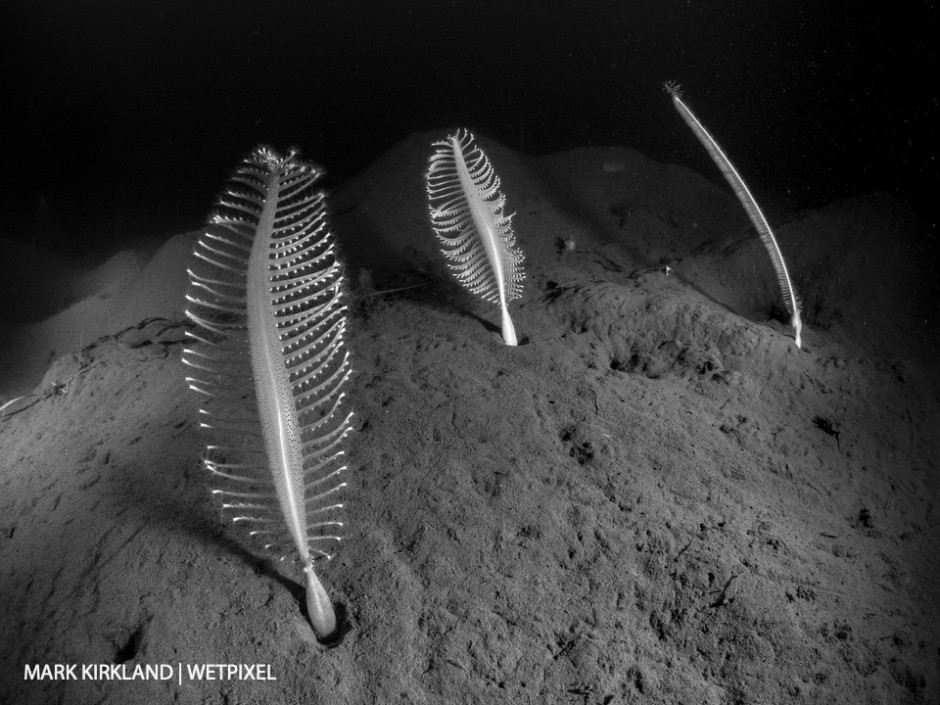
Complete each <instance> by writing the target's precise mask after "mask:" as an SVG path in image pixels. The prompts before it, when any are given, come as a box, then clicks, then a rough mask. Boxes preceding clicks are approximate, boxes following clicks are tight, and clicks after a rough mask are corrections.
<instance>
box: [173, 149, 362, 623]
mask: <svg viewBox="0 0 940 705" xmlns="http://www.w3.org/2000/svg"><path fill="white" fill-rule="evenodd" d="M319 176H320V171H319V170H318V169H317V168H316V167H314V166H313V165H312V164H309V163H307V162H304V161H302V160H301V159H299V158H298V157H297V155H296V153H293V152H291V153H289V154H288V155H287V156H280V155H279V154H277V153H276V152H274V151H273V150H271V149H269V148H267V147H259V148H258V149H256V150H255V151H254V152H252V153H251V154H250V155H249V156H248V157H247V158H246V159H245V160H244V162H242V164H241V165H240V166H239V168H238V170H237V171H236V172H235V174H234V175H233V176H232V179H231V183H230V185H229V186H228V187H227V188H226V190H225V191H224V195H223V196H222V198H221V199H220V201H219V206H218V212H217V213H216V214H215V215H214V216H213V218H212V220H211V224H210V228H209V229H208V230H207V232H206V233H205V234H204V235H203V236H202V238H200V240H199V241H198V243H197V244H196V249H195V251H194V258H193V259H194V264H193V267H194V269H191V270H190V273H189V274H190V289H189V292H188V294H187V297H186V298H187V300H188V302H189V309H188V310H187V316H188V317H189V318H190V320H192V321H193V322H194V323H196V324H197V326H198V331H199V332H198V333H191V334H190V343H191V344H190V346H188V347H187V348H186V350H185V351H184V355H183V362H184V363H185V364H187V365H188V366H189V367H190V368H191V369H192V370H193V372H192V375H191V376H189V377H187V378H186V381H187V382H188V384H189V386H190V388H191V389H193V390H194V391H196V392H197V393H199V394H201V395H202V396H203V397H204V400H203V408H202V409H200V417H201V418H202V419H203V421H202V422H201V424H200V425H201V426H202V427H204V428H206V429H207V430H208V431H209V432H211V433H212V434H213V435H214V437H216V438H219V439H221V442H216V443H213V444H210V445H209V446H208V447H207V450H206V454H205V457H204V465H205V467H206V469H207V470H208V471H209V472H210V473H211V474H212V475H213V477H214V478H215V479H216V481H217V482H218V486H217V488H216V489H214V490H213V493H214V494H215V495H216V496H217V497H218V498H219V499H220V500H221V504H222V510H223V513H227V514H228V515H229V517H230V518H231V520H232V521H233V522H235V523H246V524H248V525H249V526H251V527H253V528H252V529H251V530H250V532H249V533H250V535H252V536H253V537H255V538H258V539H260V540H261V541H262V543H263V546H264V547H265V548H266V549H268V550H270V551H273V552H274V553H275V554H276V555H277V556H278V557H279V558H281V559H282V560H283V559H284V558H287V557H288V556H292V557H293V558H294V559H296V560H297V561H298V562H299V563H300V564H301V566H302V567H303V571H304V581H305V583H306V592H307V612H308V615H309V617H310V621H311V624H312V626H313V629H314V631H315V632H316V634H317V637H318V638H319V639H320V640H321V641H328V640H330V639H331V638H332V637H333V636H335V634H336V631H337V621H336V613H335V610H334V608H333V604H332V601H331V600H330V598H329V595H328V594H327V591H326V589H325V588H324V586H323V583H322V582H321V580H320V577H319V575H318V573H317V570H316V569H315V567H314V566H315V561H316V560H317V559H319V558H326V559H329V558H331V557H332V555H333V552H334V551H335V549H336V547H337V545H338V544H339V542H340V541H341V539H342V533H343V527H344V522H343V514H344V505H343V502H342V501H339V500H340V498H341V495H342V493H343V490H344V488H345V487H346V481H345V479H344V478H345V476H346V471H347V466H346V465H345V464H344V463H343V460H344V449H343V440H344V439H345V438H346V436H347V435H348V434H349V432H350V431H351V424H350V419H351V417H352V412H351V411H349V409H348V408H347V405H348V402H347V401H346V398H345V391H344V390H345V387H346V386H347V384H346V383H347V381H348V379H349V376H350V374H351V372H350V369H351V368H350V361H349V354H348V351H347V350H346V344H345V333H346V306H345V303H344V291H345V283H344V281H343V276H342V272H341V268H340V264H339V262H338V261H337V258H336V253H335V250H334V241H333V236H332V234H331V233H330V231H329V229H328V227H327V221H326V210H325V205H324V196H323V194H322V193H320V192H317V191H315V190H314V188H313V185H314V183H315V181H316V180H317V178H318V177H319ZM200 268H201V271H197V269H200Z"/></svg>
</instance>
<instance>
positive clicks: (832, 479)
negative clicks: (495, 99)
mask: <svg viewBox="0 0 940 705" xmlns="http://www.w3.org/2000/svg"><path fill="white" fill-rule="evenodd" d="M439 137H440V134H438V133H434V134H422V135H413V136H412V137H410V138H408V139H407V140H405V141H403V142H402V143H400V144H399V145H398V146H396V147H395V148H394V149H393V150H392V151H391V152H389V153H388V154H387V155H386V156H384V157H383V158H382V159H380V160H379V161H378V162H377V163H376V164H374V165H373V166H372V167H371V168H370V169H368V170H367V171H366V172H364V173H363V174H362V175H360V176H359V177H358V178H356V179H354V180H353V181H351V182H349V183H347V184H345V185H344V186H343V187H341V188H340V189H338V190H337V191H336V193H334V194H331V195H330V203H331V208H332V211H333V217H332V225H333V230H334V232H335V233H336V235H337V238H338V241H339V243H340V247H341V249H342V252H343V256H344V259H345V261H346V262H347V264H348V273H349V280H350V282H351V285H352V292H351V297H350V307H351V314H350V331H351V335H350V337H349V341H348V343H349V348H350V351H351V354H352V356H353V368H354V371H355V375H354V377H353V380H352V383H351V389H350V396H351V398H352V406H353V408H354V410H355V412H356V416H355V427H356V433H355V434H354V435H353V436H352V437H351V438H350V443H349V456H350V468H351V472H350V477H349V481H350V484H351V488H350V491H349V496H348V500H349V505H348V506H349V515H348V519H349V531H348V535H347V537H346V539H345V541H344V546H343V548H342V550H341V551H340V552H339V554H338V556H337V557H336V558H335V559H334V560H333V561H332V562H331V563H329V564H327V565H325V566H324V567H323V569H322V571H321V572H322V576H323V579H324V582H325V583H326V585H327V588H328V590H329V591H330V592H331V594H332V596H333V598H334V600H335V601H336V603H337V604H338V605H339V608H340V612H341V614H342V616H343V618H344V633H343V636H342V639H341V640H340V641H339V643H338V644H337V645H335V646H333V647H332V648H324V647H322V646H320V645H319V644H318V643H317V642H316V640H315V639H314V637H313V634H312V632H311V630H310V627H309V625H308V623H307V621H306V619H305V617H304V614H303V607H302V604H303V595H302V593H303V591H302V587H301V581H300V572H299V570H298V569H297V568H296V567H294V566H291V565H288V564H282V563H273V562H271V561H270V560H268V559H266V558H265V557H264V555H263V554H262V553H260V552H258V551H257V550H256V548H255V547H254V546H253V545H252V543H251V542H250V541H248V540H247V539H246V538H245V537H244V536H242V535H241V534H240V533H239V532H238V531H236V530H235V529H233V528H232V527H230V526H226V525H223V524H222V523H221V521H220V518H219V511H218V507H217V506H216V505H215V504H214V503H213V501H212V499H211V497H210V494H209V488H210V484H209V478H208V477H206V473H205V471H204V470H203V469H202V467H201V465H200V462H199V458H200V455H201V452H202V447H203V445H204V441H205V439H204V438H202V437H201V436H200V433H199V430H198V428H197V423H196V416H197V408H198V403H199V400H198V399H197V398H196V397H195V395H193V394H191V393H190V392H188V390H187V389H186V384H185V383H184V376H185V373H184V370H183V368H182V365H181V362H180V354H181V348H182V341H183V339H184V334H185V331H186V328H187V323H186V321H185V319H184V316H183V309H184V302H183V293H184V290H185V286H186V281H187V280H186V267H187V259H188V257H189V256H190V252H191V250H192V245H193V242H194V239H195V234H184V235H178V236H176V237H173V238H171V239H169V240H167V241H166V242H164V243H161V246H160V248H159V249H157V250H156V251H155V252H153V251H151V252H146V253H144V252H142V251H136V252H124V253H120V254H118V255H116V256H115V258H113V259H112V260H110V261H109V262H107V263H105V264H104V265H102V266H101V267H98V268H97V269H95V270H94V271H92V272H85V273H75V272H72V273H71V274H69V276H65V275H63V274H62V272H64V271H66V270H65V269H57V270H56V273H55V274H54V275H53V274H52V273H49V276H46V277H44V278H42V277H41V278H39V279H40V281H42V282H44V283H45V284H44V286H42V287H40V286H39V285H37V284H35V280H34V285H33V286H34V288H35V292H34V300H33V302H32V303H33V305H35V306H36V307H37V310H39V311H41V320H29V321H19V322H18V323H17V324H16V325H12V326H9V327H8V328H7V329H6V330H5V331H4V336H3V347H2V349H0V405H3V404H5V403H6V402H8V401H10V400H12V399H15V398H17V397H22V398H19V399H18V400H17V401H15V402H13V403H12V404H9V405H7V406H6V408H4V410H3V412H2V418H0V565H2V572H0V601H2V604H3V606H4V609H3V610H2V612H0V634H2V635H3V645H2V646H0V701H2V702H4V703H18V704H19V703H98V704H108V703H114V704H115V705H117V704H120V705H125V704H131V703H162V702H175V703H185V704H189V703H194V704H195V703H240V704H247V703H265V704H273V703H285V704H287V703H307V704H318V703H323V704H328V703H329V704H332V703H336V704H337V705H341V704H342V705H345V704H357V705H358V704H371V703H379V704H385V703H416V704H417V703H428V704H438V703H443V704H452V703H453V704H457V703H474V704H476V703H479V704H489V703H494V704H495V703H513V704H514V705H518V704H524V703H533V704H535V703H559V704H562V703H564V704H572V705H619V704H622V703H663V704H664V705H665V704H669V705H674V704H677V703H686V704H688V705H692V704H696V705H698V704H708V705H712V704H715V705H717V704H719V703H722V704H723V703H742V704H743V703H845V704H852V705H856V704H866V703H872V704H875V703H879V704H881V703H884V704H886V705H887V704H889V703H890V704H898V705H903V704H907V703H911V704H913V703H938V702H940V519H938V515H937V501H938V489H940V441H938V438H940V434H938V430H940V386H938V385H940V382H938V380H940V375H938V374H937V373H938V362H937V360H938V357H937V352H938V350H937V348H938V341H940V335H938V325H937V323H938V315H937V313H938V304H937V302H938V301H940V294H938V288H937V287H938V285H937V283H936V280H935V276H933V274H932V273H931V271H930V266H929V265H930V263H932V262H936V261H937V254H938V253H937V246H936V245H935V244H931V243H930V241H929V238H928V237H927V234H926V228H925V227H924V226H923V225H922V224H921V223H920V222H919V220H918V219H917V217H916V216H915V215H914V214H913V213H912V211H911V210H910V209H909V208H908V207H907V206H906V205H905V204H904V203H903V202H900V201H898V200H896V199H894V198H892V197H890V196H887V195H883V194H870V195H864V196H859V197H857V198H852V199H848V200H845V201H841V202H838V203H834V204H832V205H830V206H828V207H826V208H822V209H819V210H814V211H811V212H805V213H798V214H793V213H790V214H771V221H772V222H774V223H775V224H776V226H777V235H778V238H779V240H780V245H781V249H782V250H783V252H784V254H785V256H786V258H787V262H788V264H789V266H790V270H791V272H793V273H794V279H795V284H796V287H797V289H798V291H799V292H800V293H801V295H802V299H803V304H804V310H805V322H806V328H805V329H804V335H803V338H804V349H803V350H802V351H801V350H798V349H797V348H796V347H795V345H794V343H793V339H792V331H791V330H790V328H789V327H788V326H787V325H785V324H784V323H780V322H778V321H777V320H775V317H779V316H780V309H781V306H780V299H779V291H778V290H777V285H776V279H775V277H774V273H773V269H772V267H771V264H770V261H769V258H768V257H767V253H766V251H765V250H764V249H763V246H762V245H761V243H760V242H759V240H758V238H757V237H756V235H755V234H754V232H753V231H752V230H750V229H749V228H748V224H747V221H746V219H745V216H744V215H743V213H742V211H741V210H740V207H739V206H738V204H737V202H736V201H735V200H734V198H733V196H731V195H730V194H729V193H727V192H726V191H725V190H723V189H722V188H719V187H718V186H716V185H714V184H713V183H711V182H710V181H708V180H706V179H704V178H702V177H700V176H698V175H697V174H695V173H693V172H692V171H690V170H688V169H685V168H683V167H679V166H670V165H663V164H658V163H655V162H652V161H650V160H648V159H646V158H645V157H643V156H641V155H640V154H638V153H636V152H634V151H632V150H630V149H627V148H587V149H578V150H573V151H570V152H565V153H560V154H555V155H552V156H548V157H543V158H529V157H524V156H522V155H519V154H517V153H514V152H512V151H510V150H508V149H506V148H503V147H501V146H500V145H498V144H495V143H492V142H489V141H486V140H482V143H483V146H484V148H485V149H486V150H487V152H488V153H489V155H490V157H491V159H492V161H493V164H494V166H495V168H496V171H497V172H498V173H499V174H500V176H501V178H502V181H503V188H504V191H505V193H506V195H507V199H508V205H509V209H510V210H514V211H516V213H517V215H516V216H515V218H514V225H515V232H516V235H517V237H518V241H519V243H520V245H521V247H522V248H523V250H524V251H525V254H526V258H527V260H526V275H527V278H526V284H525V294H524V296H523V298H522V300H521V301H520V302H515V303H513V305H512V314H513V319H514V321H515V325H516V329H517V331H518V332H519V334H520V337H521V338H522V339H523V344H522V345H520V346H519V347H517V348H510V347H507V346H505V345H503V344H502V342H501V339H500V337H499V333H498V330H497V328H496V326H495V323H497V322H498V320H499V318H498V311H497V310H496V309H495V308H494V307H492V306H489V305H487V304H484V303H481V302H478V301H476V300H473V299H471V298H470V297H469V296H468V295H466V294H464V293H463V292H462V291H461V290H460V289H458V288H457V287H456V285H455V284H454V283H453V281H452V279H451V278H450V276H449V275H448V273H447V272H446V270H445V269H444V265H443V262H442V261H441V258H440V255H439V254H438V252H437V250H436V242H435V240H434V237H433V235H432V232H431V230H430V228H429V225H428V222H427V219H426V214H427V207H426V203H425V192H424V185H423V175H424V171H425V168H426V160H427V157H428V154H429V151H430V147H429V145H430V143H431V141H432V139H434V138H439ZM716 178H717V177H716ZM207 205H208V204H207ZM565 241H567V242H568V243H569V246H570V247H573V249H569V247H565V246H562V243H564V242H565ZM47 261H49V262H52V260H47ZM49 266H50V267H51V266H52V265H51V264H50V265H49ZM56 266H57V267H58V266H60V265H58V264H57V265H56ZM366 270H367V271H368V272H369V274H370V275H371V276H365V272H366ZM373 284H374V286H373ZM391 290H395V291H391ZM7 293H9V292H7ZM7 305H14V304H11V303H8V304H7ZM43 307H44V308H43ZM37 664H38V665H39V666H43V665H50V666H52V665H55V664H59V665H69V664H71V665H76V666H77V670H76V672H77V673H78V674H80V673H81V670H82V667H83V666H85V665H89V664H99V665H102V666H120V667H121V669H120V670H119V671H115V670H113V669H112V670H108V669H105V670H108V672H110V673H117V672H120V673H124V674H127V673H130V674H133V673H135V672H141V673H146V672H147V671H146V666H147V665H151V666H153V667H154V673H162V671H160V670H159V669H156V667H157V666H159V665H168V666H170V667H171V669H172V673H173V677H168V678H162V677H153V678H116V679H115V678H80V677H76V678H74V679H72V678H60V679H51V680H50V679H36V680H28V679H26V678H25V669H26V668H27V667H28V666H35V665H37ZM214 664H215V665H223V666H226V665H236V666H237V665H243V666H252V665H255V667H253V668H251V669H250V670H248V671H245V670H243V671H240V673H241V674H242V675H244V674H245V673H246V672H247V673H249V674H250V675H251V677H238V674H237V673H236V674H235V675H233V676H232V677H220V675H221V676H224V675H225V674H226V673H229V671H224V670H222V671H212V670H211V669H210V668H208V667H209V666H211V665H214ZM138 666H141V667H143V668H141V669H137V670H135V669H136V667H138ZM192 667H195V668H196V670H195V671H192V670H191V668H192ZM200 668H202V670H199V669H200ZM177 673H179V674H180V677H176V675H177ZM190 673H195V674H196V675H195V676H190V675H189V674H190ZM261 673H264V674H267V676H269V677H265V678H260V677H258V675H259V674H261ZM210 675H211V676H213V677H209V676H210Z"/></svg>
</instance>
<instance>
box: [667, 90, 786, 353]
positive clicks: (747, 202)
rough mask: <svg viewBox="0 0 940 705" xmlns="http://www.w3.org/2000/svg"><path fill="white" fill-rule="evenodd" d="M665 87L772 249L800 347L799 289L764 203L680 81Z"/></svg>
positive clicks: (781, 288)
mask: <svg viewBox="0 0 940 705" xmlns="http://www.w3.org/2000/svg"><path fill="white" fill-rule="evenodd" d="M663 87H664V88H665V89H666V91H667V92H668V93H669V94H670V95H671V96H672V103H673V105H674V106H675V108H676V110H677V111H679V115H681V116H682V119H683V120H685V122H686V124H687V125H688V126H689V127H690V128H691V129H692V132H694V133H695V136H696V137H698V139H699V142H701V143H702V144H703V145H704V146H705V149H707V150H708V153H709V154H710V155H711V158H712V159H713V160H714V162H715V164H717V165H718V168H719V169H721V173H722V174H723V175H724V177H725V179H726V180H727V182H728V183H729V184H730V185H731V188H732V189H734V193H735V195H736V196H737V197H738V200H739V201H740V202H741V205H742V206H744V210H745V211H746V212H747V215H748V218H750V219H751V223H753V225H754V228H755V229H756V230H757V234H758V235H759V236H760V239H761V242H763V243H764V246H765V247H766V248H767V252H769V253H770V260H771V261H772V262H773V265H774V269H775V270H776V272H777V281H778V283H779V284H780V292H781V294H782V295H783V304H784V306H785V307H786V309H787V313H789V314H790V325H791V326H793V331H794V334H795V335H794V341H795V342H796V347H797V348H800V347H801V343H800V332H801V331H802V330H803V322H802V321H801V320H800V301H799V298H798V297H797V295H796V290H795V289H794V288H793V282H792V281H791V280H790V273H789V272H788V271H787V264H786V262H784V261H783V253H782V252H781V251H780V246H779V245H778V244H777V239H776V238H775V237H774V233H773V231H772V230H771V229H770V224H769V223H768V222H767V219H766V218H765V217H764V213H763V212H762V211H761V209H760V206H758V205H757V201H755V200H754V197H753V196H752V195H751V191H750V189H749V188H748V187H747V184H745V183H744V179H742V178H741V175H740V174H739V173H738V170H737V169H735V168H734V165H733V164H732V163H731V160H730V159H728V157H727V155H726V154H725V153H724V151H723V150H722V149H721V147H719V146H718V142H716V141H715V138H714V137H712V136H711V133H710V132H709V131H708V130H706V129H705V126H704V125H702V123H701V122H699V119H698V118H697V117H696V116H695V113H693V112H692V111H691V110H690V109H689V106H687V105H686V104H685V101H683V100H682V93H681V91H680V88H679V85H678V84H676V83H673V82H671V81H669V82H667V83H664V84H663Z"/></svg>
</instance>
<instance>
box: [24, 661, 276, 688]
mask: <svg viewBox="0 0 940 705" xmlns="http://www.w3.org/2000/svg"><path fill="white" fill-rule="evenodd" d="M184 678H185V679H186V680H190V681H276V680H277V678H276V677H275V676H274V675H273V674H272V673H271V665H270V664H266V663H248V664H246V663H199V664H196V663H187V664H182V663H177V664H169V663H146V664H144V663H138V664H130V663H122V664H113V663H88V664H84V665H81V664H77V663H69V664H64V663H56V664H48V663H47V664H38V663H37V664H26V666H25V672H24V674H23V679H24V680H28V681H79V680H81V681H145V680H153V681H156V680H160V681H168V680H176V681H178V682H180V683H182V682H183V679H184Z"/></svg>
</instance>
